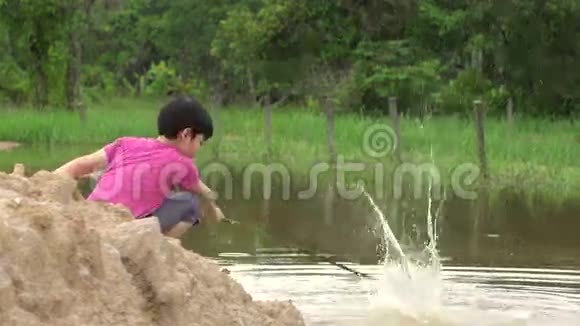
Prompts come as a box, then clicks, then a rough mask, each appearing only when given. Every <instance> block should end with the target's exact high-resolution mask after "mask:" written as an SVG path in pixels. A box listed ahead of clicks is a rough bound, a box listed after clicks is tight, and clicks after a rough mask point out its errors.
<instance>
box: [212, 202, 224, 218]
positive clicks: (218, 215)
mask: <svg viewBox="0 0 580 326" xmlns="http://www.w3.org/2000/svg"><path fill="white" fill-rule="evenodd" d="M213 211H214V213H213V218H214V219H215V221H216V222H221V221H222V220H223V219H225V218H226V217H225V216H224V213H223V212H222V210H221V209H220V208H219V207H217V206H215V205H214V206H213Z"/></svg>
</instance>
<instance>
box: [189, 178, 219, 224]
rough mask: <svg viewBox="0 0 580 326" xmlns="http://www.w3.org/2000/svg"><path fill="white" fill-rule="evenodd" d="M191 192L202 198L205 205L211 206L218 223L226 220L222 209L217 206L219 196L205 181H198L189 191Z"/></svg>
mask: <svg viewBox="0 0 580 326" xmlns="http://www.w3.org/2000/svg"><path fill="white" fill-rule="evenodd" d="M189 191H190V192H192V193H194V194H197V195H199V196H200V197H201V199H202V201H203V203H204V204H207V205H209V207H210V208H211V214H212V215H213V218H214V219H215V220H216V221H218V222H219V221H221V220H222V219H224V215H223V213H222V211H221V209H220V208H219V207H218V205H217V204H216V202H215V201H216V199H217V194H216V193H215V192H214V191H213V190H211V189H210V188H209V187H208V186H207V185H206V184H205V183H203V181H201V180H198V182H197V184H196V185H195V186H193V187H192V188H191V189H189Z"/></svg>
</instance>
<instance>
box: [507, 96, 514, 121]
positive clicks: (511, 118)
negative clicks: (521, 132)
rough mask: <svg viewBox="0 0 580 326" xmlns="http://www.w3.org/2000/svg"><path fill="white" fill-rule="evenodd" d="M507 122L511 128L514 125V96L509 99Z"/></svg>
mask: <svg viewBox="0 0 580 326" xmlns="http://www.w3.org/2000/svg"><path fill="white" fill-rule="evenodd" d="M507 122H508V126H509V127H510V128H512V127H513V125H514V100H513V98H511V97H510V98H509V99H508V103H507Z"/></svg>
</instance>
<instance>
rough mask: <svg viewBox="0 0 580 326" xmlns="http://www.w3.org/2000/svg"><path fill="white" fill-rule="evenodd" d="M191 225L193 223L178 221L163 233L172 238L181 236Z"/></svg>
mask: <svg viewBox="0 0 580 326" xmlns="http://www.w3.org/2000/svg"><path fill="white" fill-rule="evenodd" d="M192 226H193V223H191V222H179V223H177V224H176V225H175V226H174V227H172V228H171V229H170V230H169V231H167V232H166V233H165V235H166V236H168V237H172V238H181V236H183V234H185V232H187V231H188V230H189V229H190V228H191V227H192Z"/></svg>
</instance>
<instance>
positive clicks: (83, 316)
mask: <svg viewBox="0 0 580 326" xmlns="http://www.w3.org/2000/svg"><path fill="white" fill-rule="evenodd" d="M75 189H76V183H75V181H73V180H68V179H63V178H61V177H60V176H57V175H54V174H52V173H49V172H46V171H43V172H38V173H36V174H35V175H33V176H32V177H30V178H26V177H24V176H23V168H22V166H17V167H16V168H15V172H13V173H12V174H5V173H1V172H0V325H19V326H20V325H59V326H66V325H75V326H76V325H281V326H282V325H284V326H286V325H287V326H290V325H304V321H303V319H302V316H301V314H300V312H299V311H298V310H297V309H296V308H295V307H294V306H293V305H292V304H291V303H290V302H257V301H253V300H252V298H251V296H250V295H249V294H247V293H246V292H245V291H244V289H243V288H242V287H241V286H240V285H239V284H238V283H237V282H235V281H234V280H233V279H232V278H230V277H229V276H228V275H226V274H225V273H223V272H221V271H220V268H219V266H218V265H216V264H215V263H213V262H212V261H210V260H208V259H206V258H204V257H202V256H200V255H198V254H196V253H194V252H191V251H188V250H185V249H183V247H182V246H181V244H180V242H179V241H177V240H174V239H170V238H167V237H164V236H163V235H161V234H160V233H159V230H158V226H157V223H154V221H152V220H149V219H146V220H140V221H134V220H133V218H132V217H131V215H130V213H129V212H128V211H127V210H126V209H124V208H122V207H117V206H113V205H106V204H101V203H95V202H88V201H84V200H82V199H79V198H75V196H73V193H74V191H75Z"/></svg>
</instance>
